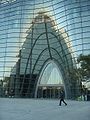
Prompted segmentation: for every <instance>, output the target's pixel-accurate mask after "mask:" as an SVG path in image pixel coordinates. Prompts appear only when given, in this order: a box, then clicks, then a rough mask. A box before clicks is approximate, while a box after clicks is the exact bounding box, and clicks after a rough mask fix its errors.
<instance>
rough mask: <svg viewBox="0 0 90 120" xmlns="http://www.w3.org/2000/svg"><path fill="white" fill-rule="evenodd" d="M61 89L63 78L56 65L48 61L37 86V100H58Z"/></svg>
mask: <svg viewBox="0 0 90 120" xmlns="http://www.w3.org/2000/svg"><path fill="white" fill-rule="evenodd" d="M61 87H64V83H63V77H62V74H61V71H60V69H59V68H58V66H57V64H56V63H55V62H53V61H49V62H48V63H47V64H46V65H45V66H44V68H43V70H42V72H41V74H40V77H39V80H38V84H37V91H36V92H37V93H36V94H37V95H36V96H37V97H38V98H58V97H59V93H60V89H61Z"/></svg>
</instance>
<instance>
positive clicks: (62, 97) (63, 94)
mask: <svg viewBox="0 0 90 120" xmlns="http://www.w3.org/2000/svg"><path fill="white" fill-rule="evenodd" d="M64 99H65V92H64V90H63V89H61V91H60V102H59V106H61V103H62V102H63V103H64V104H65V105H67V103H66V102H65V100H64Z"/></svg>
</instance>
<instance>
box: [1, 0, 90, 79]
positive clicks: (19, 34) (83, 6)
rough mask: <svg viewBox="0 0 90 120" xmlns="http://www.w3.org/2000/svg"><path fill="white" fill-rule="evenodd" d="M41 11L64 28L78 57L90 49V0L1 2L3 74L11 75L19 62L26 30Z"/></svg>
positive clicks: (17, 0)
mask: <svg viewBox="0 0 90 120" xmlns="http://www.w3.org/2000/svg"><path fill="white" fill-rule="evenodd" d="M39 11H46V12H47V14H48V15H50V16H51V17H52V18H53V19H54V20H55V22H56V24H57V28H58V29H61V28H64V29H65V31H66V32H67V33H68V36H69V39H70V41H71V42H72V48H73V51H74V54H75V57H77V55H79V54H82V53H83V54H89V53H90V12H89V11H90V1H89V0H83V1H79V0H53V1H51V0H13V1H12V2H9V3H7V4H3V3H0V67H1V69H0V77H3V76H5V74H6V75H8V74H9V72H10V69H11V68H12V67H13V66H14V64H15V63H16V61H17V57H16V56H17V55H18V52H19V50H20V49H21V47H22V44H23V41H25V37H26V35H27V34H26V31H27V30H28V29H29V27H30V26H31V22H32V20H33V18H35V16H36V15H37V13H38V12H39ZM83 43H84V44H83ZM3 73H4V74H3Z"/></svg>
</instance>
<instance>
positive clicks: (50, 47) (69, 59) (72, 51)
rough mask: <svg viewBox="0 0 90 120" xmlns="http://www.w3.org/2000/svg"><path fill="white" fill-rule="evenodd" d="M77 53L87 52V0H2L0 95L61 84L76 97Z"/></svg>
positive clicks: (22, 94)
mask: <svg viewBox="0 0 90 120" xmlns="http://www.w3.org/2000/svg"><path fill="white" fill-rule="evenodd" d="M81 54H82V55H88V54H90V1H89V0H1V1H0V91H1V92H0V96H4V95H5V93H7V94H8V95H10V94H11V90H13V94H14V96H15V97H38V96H40V95H41V94H42V91H43V90H45V89H46V88H47V86H48V88H52V87H53V88H55V89H54V90H53V92H54V93H55V90H58V88H60V87H62V86H63V87H64V89H65V92H66V95H67V98H75V97H78V96H79V95H80V84H81V83H80V82H81V76H80V74H79V72H78V70H77V69H78V68H79V67H80V65H79V64H78V62H77V58H78V57H79V56H80V55H81ZM50 90H51V89H50ZM6 91H7V92H6ZM49 92H52V90H51V91H49ZM53 92H52V93H53ZM47 93H48V92H47ZM56 93H57V92H56ZM38 94H39V95H38ZM51 95H52V94H51ZM54 97H55V94H54Z"/></svg>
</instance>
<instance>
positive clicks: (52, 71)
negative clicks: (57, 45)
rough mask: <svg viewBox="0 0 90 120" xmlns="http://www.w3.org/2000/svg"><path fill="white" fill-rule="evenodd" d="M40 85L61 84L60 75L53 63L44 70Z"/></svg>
mask: <svg viewBox="0 0 90 120" xmlns="http://www.w3.org/2000/svg"><path fill="white" fill-rule="evenodd" d="M40 84H42V85H45V84H63V80H62V75H61V73H60V70H59V69H58V68H57V66H56V64H55V63H50V64H48V66H47V67H46V69H45V70H44V72H43V74H42V77H41V81H40Z"/></svg>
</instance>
